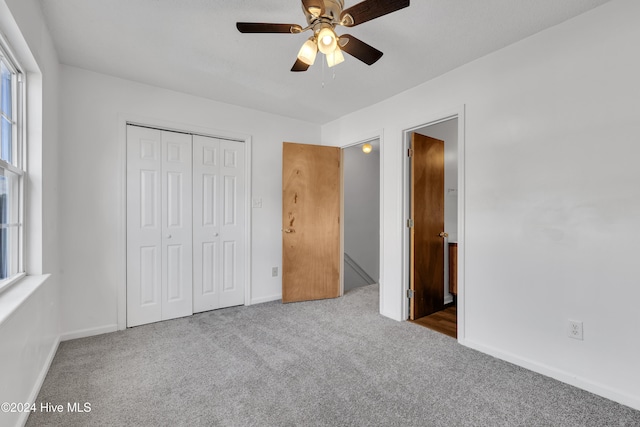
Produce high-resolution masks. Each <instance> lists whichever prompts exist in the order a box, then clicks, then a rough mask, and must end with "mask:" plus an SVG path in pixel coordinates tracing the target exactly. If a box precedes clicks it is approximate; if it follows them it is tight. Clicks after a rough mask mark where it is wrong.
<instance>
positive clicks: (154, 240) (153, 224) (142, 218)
mask: <svg viewBox="0 0 640 427" xmlns="http://www.w3.org/2000/svg"><path fill="white" fill-rule="evenodd" d="M161 164H162V143H161V132H160V131H158V130H154V129H146V128H141V127H136V126H127V326H136V325H141V324H145V323H151V322H157V321H159V320H161V316H162V314H161V313H162V300H161V294H162V292H161V276H162V261H161V253H162V248H161V246H162V239H161V232H162V212H161V199H162V197H161Z"/></svg>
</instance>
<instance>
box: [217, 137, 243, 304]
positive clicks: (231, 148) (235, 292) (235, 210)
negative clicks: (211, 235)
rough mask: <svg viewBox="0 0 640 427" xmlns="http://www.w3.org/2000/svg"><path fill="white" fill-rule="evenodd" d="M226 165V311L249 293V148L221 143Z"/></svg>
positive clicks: (222, 171) (223, 209)
mask: <svg viewBox="0 0 640 427" xmlns="http://www.w3.org/2000/svg"><path fill="white" fill-rule="evenodd" d="M220 152H221V154H222V159H223V161H222V165H221V168H220V175H221V178H222V183H221V192H222V197H221V200H222V204H223V205H222V206H221V215H222V217H223V221H222V223H221V224H220V238H221V242H222V243H221V245H222V260H221V263H222V265H223V271H222V272H221V273H222V278H221V280H222V282H223V283H222V289H221V292H220V304H221V306H222V307H229V306H233V305H240V304H244V289H245V274H244V271H245V262H246V261H245V247H246V244H245V233H246V230H245V215H246V212H245V210H246V206H245V197H246V195H245V191H246V190H245V188H246V183H245V167H244V164H245V163H244V161H245V160H244V157H245V145H244V144H243V143H241V142H237V141H220Z"/></svg>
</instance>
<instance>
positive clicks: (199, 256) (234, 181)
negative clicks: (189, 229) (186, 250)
mask: <svg viewBox="0 0 640 427" xmlns="http://www.w3.org/2000/svg"><path fill="white" fill-rule="evenodd" d="M244 155H245V149H244V143H242V142H238V141H227V140H222V139H217V138H211V137H205V136H199V135H195V136H194V137H193V311H194V313H199V312H201V311H206V310H213V309H217V308H223V307H231V306H234V305H241V304H244V287H245V277H244V271H245V258H244V252H245V240H244V239H245V233H246V230H245V187H246V186H245V174H244V169H245V168H244Z"/></svg>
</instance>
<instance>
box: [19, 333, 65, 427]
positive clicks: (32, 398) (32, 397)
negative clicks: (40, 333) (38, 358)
mask: <svg viewBox="0 0 640 427" xmlns="http://www.w3.org/2000/svg"><path fill="white" fill-rule="evenodd" d="M59 345H60V337H59V336H58V337H56V339H55V341H54V343H53V345H52V346H51V350H49V354H48V355H47V358H46V360H45V362H44V365H42V368H41V369H40V373H39V374H38V378H37V379H36V382H35V383H34V384H33V388H32V389H31V393H29V399H28V400H27V402H29V403H35V404H36V407H39V405H38V402H36V399H37V398H38V394H39V393H40V389H41V388H42V384H44V380H45V378H47V374H48V373H49V368H50V367H51V363H53V359H54V357H56V353H57V352H58V346H59ZM30 413H31V412H22V413H21V414H20V417H19V418H18V424H17V425H19V426H24V425H25V424H27V418H28V417H29V414H30Z"/></svg>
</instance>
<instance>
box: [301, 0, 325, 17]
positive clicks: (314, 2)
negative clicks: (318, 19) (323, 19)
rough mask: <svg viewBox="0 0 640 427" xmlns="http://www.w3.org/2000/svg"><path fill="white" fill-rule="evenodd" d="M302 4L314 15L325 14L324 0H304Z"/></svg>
mask: <svg viewBox="0 0 640 427" xmlns="http://www.w3.org/2000/svg"><path fill="white" fill-rule="evenodd" d="M302 6H303V7H304V10H306V11H307V12H309V13H310V14H312V15H314V16H322V15H324V1H323V0H302Z"/></svg>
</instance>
